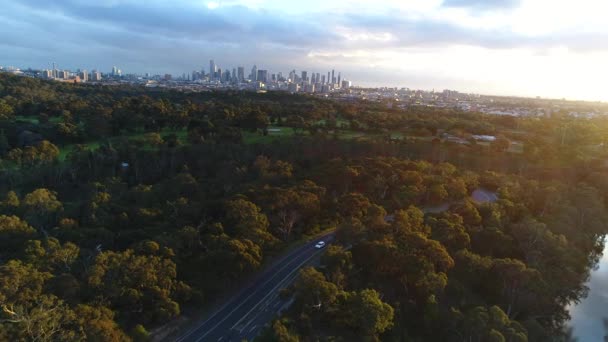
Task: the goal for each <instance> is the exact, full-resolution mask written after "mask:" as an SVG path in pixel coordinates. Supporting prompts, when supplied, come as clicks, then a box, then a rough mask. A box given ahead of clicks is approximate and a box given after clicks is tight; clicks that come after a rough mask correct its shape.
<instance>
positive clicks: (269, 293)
mask: <svg viewBox="0 0 608 342" xmlns="http://www.w3.org/2000/svg"><path fill="white" fill-rule="evenodd" d="M323 251H324V250H323V249H320V250H319V251H317V252H315V253H313V255H311V256H310V257H309V258H308V259H306V260H304V261H303V262H302V263H300V264H299V265H298V267H296V268H294V269H293V270H292V271H291V272H289V273H288V274H287V275H286V276H285V278H283V280H281V281H279V283H278V284H277V285H276V286H275V287H274V288H272V289H271V290H270V292H268V294H266V296H264V298H262V300H260V301H259V302H258V303H257V304H256V305H254V306H253V308H251V310H249V311H248V312H247V313H246V314H245V315H244V316H243V317H241V319H239V320H238V322H236V323H235V324H234V325H233V326H232V328H231V329H234V327H235V326H237V325H238V324H239V323H241V321H243V320H244V319H245V318H246V317H247V316H249V314H250V313H251V312H252V311H253V310H254V309H255V308H257V307H258V306H259V305H260V304H261V303H262V302H264V301H265V300H266V298H268V296H270V295H271V294H273V293H274V291H275V290H276V289H277V288H278V287H279V286H282V285H283V283H285V282H286V281H287V280H289V278H290V277H291V275H292V274H294V273H295V272H296V271H298V270H299V269H300V267H302V265H304V264H306V263H307V262H308V261H310V259H312V258H314V257H315V256H317V255H318V254H320V253H321V252H323ZM245 327H246V326H245ZM198 341H200V340H197V342H198Z"/></svg>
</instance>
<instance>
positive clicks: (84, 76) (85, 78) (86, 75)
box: [78, 70, 89, 82]
mask: <svg viewBox="0 0 608 342" xmlns="http://www.w3.org/2000/svg"><path fill="white" fill-rule="evenodd" d="M78 77H80V80H81V81H83V82H86V81H88V80H89V73H88V72H87V71H86V70H82V71H81V72H79V73H78Z"/></svg>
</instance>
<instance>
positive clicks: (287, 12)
mask: <svg viewBox="0 0 608 342" xmlns="http://www.w3.org/2000/svg"><path fill="white" fill-rule="evenodd" d="M606 13H608V1H605V0H577V1H571V0H372V1H369V0H351V1H343V0H305V1H299V0H170V1H161V0H95V1H90V0H52V1H49V0H3V1H2V2H1V3H0V23H2V24H1V25H0V65H3V66H16V67H22V68H27V67H32V68H49V66H50V65H51V64H50V63H52V62H56V63H57V64H58V65H59V66H60V67H61V68H68V69H76V68H82V69H88V70H91V69H94V68H96V69H99V70H102V71H109V70H111V68H112V66H114V65H116V66H117V67H119V68H121V69H122V70H123V72H125V73H145V72H150V73H154V74H156V73H159V74H163V73H172V74H175V75H181V74H182V73H184V72H186V73H188V72H191V71H192V70H200V69H201V68H204V69H205V71H208V66H209V59H214V60H215V61H216V63H217V64H218V65H219V66H220V67H222V68H224V69H230V70H231V69H232V68H233V67H236V66H238V65H243V66H245V68H246V70H249V69H250V68H251V66H252V65H253V64H256V65H257V66H258V68H260V69H268V70H270V71H271V72H278V71H283V72H284V73H286V72H288V71H290V70H292V69H296V70H297V71H298V72H299V71H301V70H306V71H308V72H309V73H310V72H320V73H327V70H331V69H334V68H335V69H336V70H340V71H342V74H343V75H344V77H346V78H347V79H349V80H351V81H352V82H353V83H354V84H355V85H361V86H398V87H409V88H415V89H429V90H430V89H436V90H442V89H456V90H460V91H465V92H475V93H482V94H498V95H521V96H541V97H556V98H568V99H585V100H603V101H608V90H607V89H606V87H604V84H605V80H608V20H605V17H606Z"/></svg>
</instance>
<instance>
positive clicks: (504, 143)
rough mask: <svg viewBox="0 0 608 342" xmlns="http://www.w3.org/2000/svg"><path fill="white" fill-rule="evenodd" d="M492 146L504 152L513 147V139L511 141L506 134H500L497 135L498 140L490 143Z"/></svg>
mask: <svg viewBox="0 0 608 342" xmlns="http://www.w3.org/2000/svg"><path fill="white" fill-rule="evenodd" d="M490 146H491V147H492V149H493V150H495V151H497V152H504V151H506V150H508V149H509V147H511V141H509V139H507V138H505V137H504V136H502V135H499V136H497V137H496V140H494V141H492V142H491V143H490Z"/></svg>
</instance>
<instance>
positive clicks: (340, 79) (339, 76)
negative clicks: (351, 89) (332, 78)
mask: <svg viewBox="0 0 608 342" xmlns="http://www.w3.org/2000/svg"><path fill="white" fill-rule="evenodd" d="M341 84H342V73H341V72H339V73H338V85H341Z"/></svg>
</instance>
